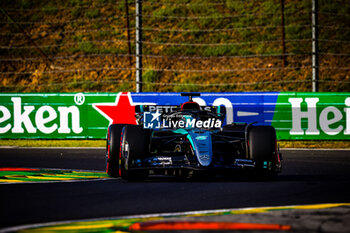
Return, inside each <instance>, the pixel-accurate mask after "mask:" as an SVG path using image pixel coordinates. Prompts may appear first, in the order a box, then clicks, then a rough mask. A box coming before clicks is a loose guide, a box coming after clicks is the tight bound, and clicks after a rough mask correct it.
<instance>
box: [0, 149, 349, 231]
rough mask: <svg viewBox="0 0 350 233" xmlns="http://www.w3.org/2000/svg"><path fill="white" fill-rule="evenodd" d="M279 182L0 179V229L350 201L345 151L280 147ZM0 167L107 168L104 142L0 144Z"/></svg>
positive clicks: (159, 177)
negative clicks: (97, 145)
mask: <svg viewBox="0 0 350 233" xmlns="http://www.w3.org/2000/svg"><path fill="white" fill-rule="evenodd" d="M282 152H283V158H284V161H283V172H282V173H281V174H280V175H279V177H278V178H277V180H276V181H272V182H271V181H257V180H254V179H242V178H239V177H235V178H231V179H226V178H222V177H216V178H213V179H210V180H204V181H203V180H202V181H179V180H176V179H173V178H171V177H165V176H158V177H153V178H151V179H149V180H147V181H144V182H126V181H123V180H121V179H108V180H96V181H88V182H85V181H81V182H53V183H23V184H1V185H0V228H2V227H8V226H18V225H23V224H33V223H42V222H52V221H63V220H72V219H88V218H100V217H112V216H126V215H138V214H150V213H169V212H181V211H193V210H211V209H224V208H242V207H260V206H281V205H302V204H315V203H346V202H348V203H349V202H350V151H349V150H334V151H329V150H284V151H282ZM0 167H30V168H59V169H84V170H96V171H102V170H104V149H57V148H54V149H20V148H17V149H16V148H0Z"/></svg>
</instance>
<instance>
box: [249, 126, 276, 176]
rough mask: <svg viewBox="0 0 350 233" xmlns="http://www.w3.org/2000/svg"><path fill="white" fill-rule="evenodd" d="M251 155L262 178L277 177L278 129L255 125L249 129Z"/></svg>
mask: <svg viewBox="0 0 350 233" xmlns="http://www.w3.org/2000/svg"><path fill="white" fill-rule="evenodd" d="M248 137H249V138H248V140H249V155H250V159H252V160H253V161H254V162H255V163H256V168H257V170H256V171H257V173H258V175H259V176H261V177H262V178H267V179H275V178H276V176H277V172H276V171H275V166H276V164H275V163H276V159H275V156H276V131H275V129H274V128H273V127H272V126H255V127H252V128H251V129H250V131H249V136H248Z"/></svg>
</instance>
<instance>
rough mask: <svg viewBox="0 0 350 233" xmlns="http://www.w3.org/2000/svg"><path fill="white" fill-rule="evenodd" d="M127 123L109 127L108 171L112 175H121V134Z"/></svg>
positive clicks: (107, 147)
mask: <svg viewBox="0 0 350 233" xmlns="http://www.w3.org/2000/svg"><path fill="white" fill-rule="evenodd" d="M124 126H125V124H113V125H110V126H109V127H108V133H107V146H106V172H107V174H108V175H109V176H111V177H119V155H120V135H121V132H122V129H123V127H124Z"/></svg>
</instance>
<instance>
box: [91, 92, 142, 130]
mask: <svg viewBox="0 0 350 233" xmlns="http://www.w3.org/2000/svg"><path fill="white" fill-rule="evenodd" d="M92 106H93V107H94V108H95V109H96V110H97V111H98V112H99V113H101V114H102V115H103V116H104V117H106V118H107V119H108V120H109V123H110V124H132V125H136V124H137V122H136V118H135V105H134V103H133V102H132V99H131V95H130V92H122V93H119V94H118V95H117V98H116V100H115V103H99V104H93V105H92Z"/></svg>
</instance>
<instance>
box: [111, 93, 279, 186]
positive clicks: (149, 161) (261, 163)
mask: <svg viewBox="0 0 350 233" xmlns="http://www.w3.org/2000/svg"><path fill="white" fill-rule="evenodd" d="M181 95H182V96H189V101H188V102H185V103H183V104H182V105H181V106H152V105H150V106H145V105H139V106H136V112H137V114H136V119H137V122H138V125H129V124H112V125H110V126H109V128H108V134H107V151H106V172H107V174H108V175H109V176H111V177H121V178H122V179H126V180H143V179H146V178H147V177H148V176H149V174H165V175H175V176H179V177H184V178H188V177H191V176H194V175H195V174H197V175H198V174H213V173H217V172H222V173H223V174H230V173H234V172H235V171H242V170H243V171H248V172H249V171H251V172H254V173H256V174H259V175H263V176H265V177H271V178H272V177H275V176H276V175H277V173H278V172H280V171H281V154H280V153H279V149H278V147H277V142H276V132H275V129H274V128H273V127H272V126H255V125H254V123H250V124H245V123H240V124H238V123H237V124H236V123H232V124H229V125H224V126H223V125H222V124H223V122H224V119H225V108H222V107H220V106H219V107H214V106H209V107H208V106H207V107H201V106H199V104H198V103H196V102H194V101H193V100H192V96H198V95H199V94H198V93H183V94H181Z"/></svg>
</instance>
